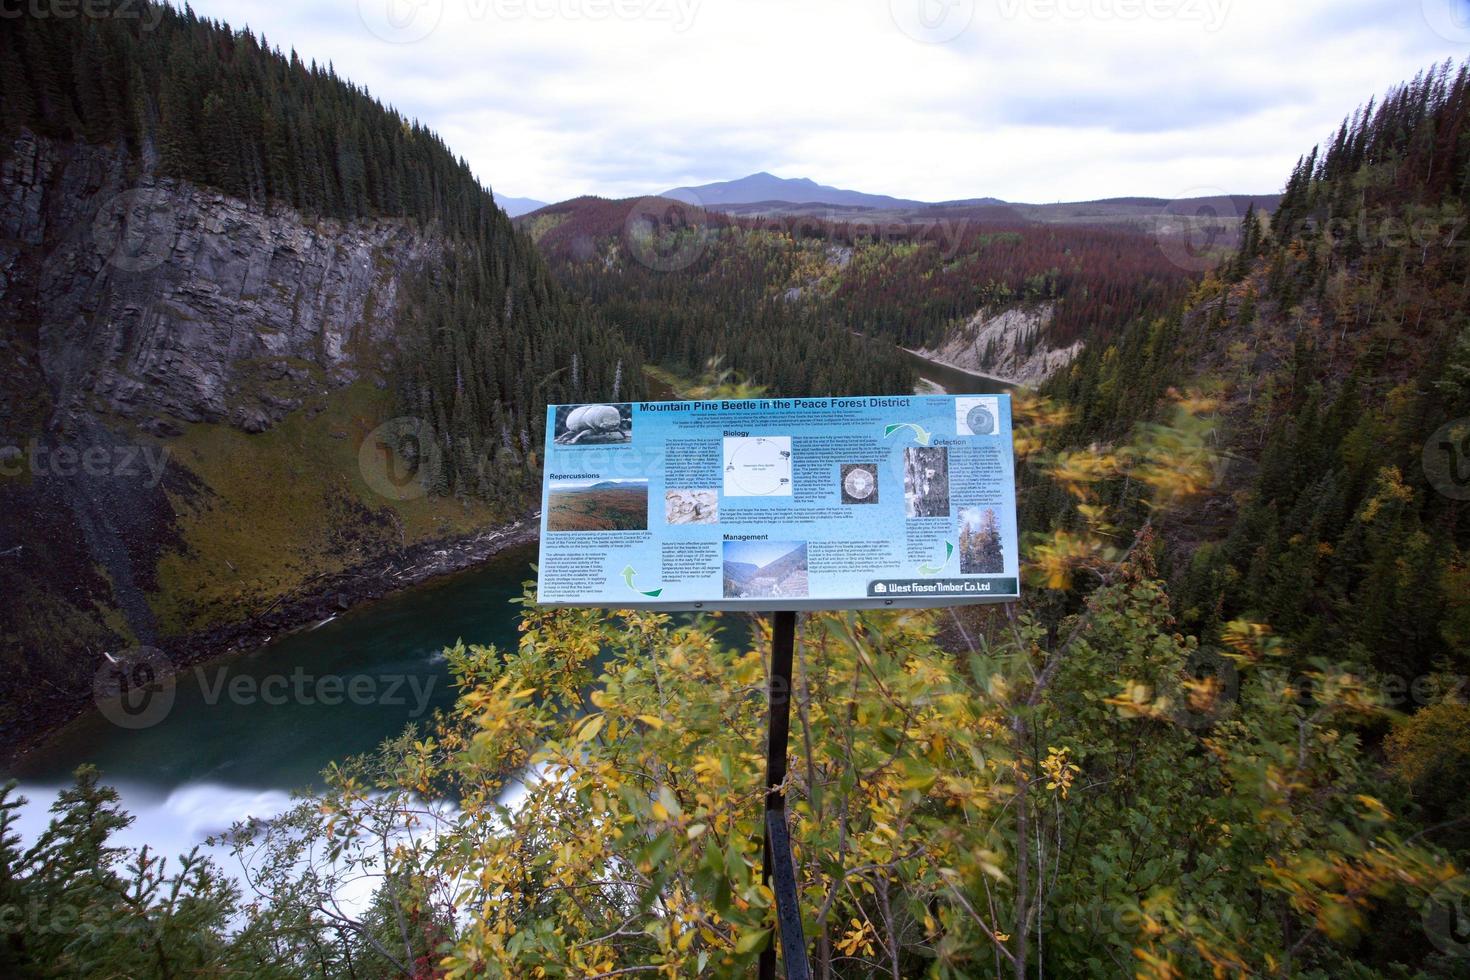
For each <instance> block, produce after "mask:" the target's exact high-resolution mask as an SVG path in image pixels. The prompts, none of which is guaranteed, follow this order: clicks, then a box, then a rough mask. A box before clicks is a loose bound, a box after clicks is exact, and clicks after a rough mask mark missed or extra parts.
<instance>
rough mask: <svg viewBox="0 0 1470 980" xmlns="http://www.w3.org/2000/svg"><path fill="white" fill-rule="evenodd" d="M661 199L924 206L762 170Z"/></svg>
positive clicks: (677, 189)
mask: <svg viewBox="0 0 1470 980" xmlns="http://www.w3.org/2000/svg"><path fill="white" fill-rule="evenodd" d="M660 196H661V197H671V198H673V199H675V200H678V201H687V202H689V203H691V204H703V205H704V206H706V207H710V208H715V209H717V210H718V209H719V208H721V207H723V206H726V205H734V204H758V203H761V202H764V201H780V202H782V203H786V204H834V205H841V206H843V207H864V208H910V207H922V206H923V202H921V201H909V200H905V199H903V198H897V197H889V196H888V195H887V194H868V193H865V192H863V191H853V190H846V189H844V188H841V187H829V186H828V185H826V184H819V183H817V182H816V181H815V180H812V179H811V178H810V177H777V176H776V175H775V174H773V173H770V172H768V171H765V170H761V171H759V172H757V173H753V174H749V175H747V176H745V177H740V178H737V179H735V180H720V181H715V182H714V183H710V184H698V185H694V186H685V187H675V188H673V189H671V190H667V191H664V193H663V194H662V195H660Z"/></svg>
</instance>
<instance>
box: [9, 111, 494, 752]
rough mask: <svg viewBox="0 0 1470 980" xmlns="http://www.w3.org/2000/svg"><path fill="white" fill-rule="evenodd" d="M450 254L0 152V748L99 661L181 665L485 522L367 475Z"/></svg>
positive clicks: (74, 148)
mask: <svg viewBox="0 0 1470 980" xmlns="http://www.w3.org/2000/svg"><path fill="white" fill-rule="evenodd" d="M447 247H448V246H446V244H445V241H444V239H443V238H441V237H440V236H439V235H438V234H437V233H436V232H435V231H434V230H433V229H423V228H419V227H416V226H415V225H413V224H411V223H409V222H406V221H392V220H371V221H369V220H365V221H352V222H341V221H331V220H316V219H311V218H307V217H305V216H303V215H301V214H299V213H297V212H294V211H291V210H289V209H284V208H279V207H268V206H266V205H263V204H253V203H250V202H247V201H243V200H239V199H235V198H231V197H227V196H225V195H222V194H220V193H217V192H214V191H212V190H209V189H207V188H201V187H197V186H194V185H191V184H188V183H186V182H180V181H176V180H170V179H159V178H156V177H153V176H151V175H149V174H147V173H142V174H140V173H137V172H136V164H134V163H132V162H131V161H130V160H129V159H128V157H127V155H126V154H124V153H122V152H121V151H119V150H117V149H115V148H111V147H98V146H85V145H79V144H73V143H56V142H53V141H50V140H47V139H43V138H38V137H35V136H32V135H29V134H25V135H22V136H21V137H19V138H17V139H15V140H14V141H13V142H12V143H11V144H10V145H8V146H7V147H5V148H0V510H3V511H4V513H5V515H6V518H5V520H4V522H0V596H3V598H0V735H3V736H4V739H6V740H11V739H14V738H24V737H25V734H26V733H27V732H30V731H31V730H32V729H33V728H34V727H35V726H37V725H38V724H39V725H45V724H47V723H50V722H54V720H55V719H56V718H57V717H62V718H64V717H66V716H67V714H69V713H70V712H71V711H74V710H75V709H76V706H77V705H78V704H79V703H84V702H85V700H86V699H87V697H88V696H89V694H88V692H89V691H90V689H91V683H92V679H93V676H94V674H95V673H96V672H97V670H98V667H99V665H101V664H103V663H104V660H103V656H104V653H105V652H107V651H116V650H119V649H122V648H125V647H128V646H131V645H136V644H146V645H150V646H151V645H157V646H160V647H162V648H163V649H164V650H165V651H167V653H168V655H169V656H170V657H172V658H173V660H174V663H175V664H183V663H186V662H188V661H189V660H190V659H195V658H197V657H198V656H202V655H205V654H207V653H210V652H217V647H218V645H217V644H216V645H215V648H216V649H211V648H210V641H209V640H208V636H209V635H212V634H215V633H219V632H220V631H221V630H226V629H228V628H236V632H239V629H238V627H239V626H240V625H241V624H248V623H250V622H253V621H263V620H261V617H262V616H264V615H265V613H266V612H271V613H272V615H275V616H276V618H277V620H279V618H280V610H282V609H286V608H289V607H291V606H292V605H293V603H294V604H296V605H302V607H303V608H306V607H308V606H309V605H310V602H309V597H310V595H311V590H312V588H314V587H315V586H314V583H316V584H319V583H321V582H323V581H328V580H330V579H331V578H332V577H333V576H336V577H338V578H339V579H340V578H341V576H342V575H344V574H346V573H348V572H349V571H350V570H351V569H354V568H370V567H374V565H375V564H383V563H384V562H385V561H386V560H387V559H389V558H391V556H393V555H396V554H399V553H408V552H407V551H405V549H412V548H414V547H418V546H422V545H423V544H424V543H425V542H429V541H439V540H448V539H457V538H458V537H460V536H462V535H464V534H466V533H467V531H469V530H474V529H483V528H484V527H485V525H486V524H488V523H490V522H489V521H488V520H487V518H486V516H485V514H484V512H483V511H476V510H474V509H473V508H471V507H470V506H469V505H467V504H463V505H459V504H454V503H452V502H448V501H443V500H436V499H426V500H421V501H414V500H408V501H403V502H399V501H394V500H385V499H384V498H383V497H382V496H381V495H379V494H375V493H373V492H372V490H371V488H370V487H368V486H367V485H366V484H365V483H364V479H363V477H364V474H363V473H360V472H359V469H360V466H361V464H360V463H359V457H358V449H357V447H358V444H359V443H361V442H362V441H363V439H364V437H365V436H366V434H367V433H368V432H369V430H371V429H372V428H373V427H374V426H375V425H377V424H378V423H379V422H381V421H383V419H384V418H386V417H388V416H389V415H391V414H393V409H394V399H393V395H392V393H391V392H390V391H388V390H386V389H388V388H389V377H388V374H387V368H388V366H389V361H390V358H391V353H392V351H393V348H394V344H395V339H396V338H395V331H396V321H397V319H398V314H399V313H400V311H401V310H400V308H401V306H402V303H401V299H402V297H403V294H404V292H405V288H406V283H407V282H408V280H409V277H411V276H413V275H416V274H418V273H419V272H420V271H422V270H425V269H432V268H433V267H434V266H435V264H436V263H437V262H438V261H439V260H440V259H441V258H442V257H443V255H444V251H445V249H446V248H447ZM242 542H243V544H242ZM389 564H391V562H389ZM364 588H366V586H364ZM358 591H359V592H361V593H362V594H370V593H371V589H366V591H363V589H359V590H358ZM339 600H340V597H339ZM303 603H304V604H305V605H303ZM287 625H289V624H284V623H281V622H274V621H273V629H275V630H276V631H278V630H279V628H284V627H285V626H287ZM241 635H253V634H250V633H249V631H248V630H247V631H246V632H245V633H242V634H241ZM200 637H205V639H204V640H202V641H201V639H200Z"/></svg>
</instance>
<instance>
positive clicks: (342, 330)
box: [0, 135, 442, 435]
mask: <svg viewBox="0 0 1470 980" xmlns="http://www.w3.org/2000/svg"><path fill="white" fill-rule="evenodd" d="M441 253H442V244H441V242H440V241H439V240H438V239H437V238H436V237H435V236H433V235H431V234H425V233H423V232H421V231H418V230H416V229H414V228H412V227H410V226H408V225H407V224H406V223H404V222H401V221H372V222H352V223H343V222H337V221H325V220H323V221H318V220H310V219H306V218H304V217H303V216H302V215H300V214H298V213H296V212H294V211H291V210H289V209H284V208H275V207H272V208H266V207H264V206H261V205H253V204H250V203H248V202H245V201H241V200H238V199H234V198H230V197H226V196H224V195H222V194H219V193H216V192H213V191H210V190H208V189H204V188H199V187H195V186H193V185H190V184H187V183H183V182H180V181H175V180H169V179H156V178H153V177H151V176H147V175H143V176H135V175H131V174H130V173H129V163H128V161H127V159H126V157H125V156H124V155H122V154H121V153H118V152H115V151H113V150H110V149H107V148H99V147H83V146H78V145H75V144H66V145H58V144H55V143H53V142H51V141H49V140H45V139H39V138H36V137H34V136H30V135H24V136H22V137H21V138H19V139H17V140H15V141H14V144H13V145H12V146H11V148H10V155H9V157H8V158H7V159H6V160H5V161H4V163H3V166H0V317H3V318H4V319H5V320H6V321H9V325H10V326H12V327H13V328H16V332H17V333H20V334H23V335H24V334H30V335H31V336H33V338H34V349H35V356H36V358H37V367H38V369H39V371H40V372H41V374H42V375H43V377H44V380H45V384H46V386H47V390H48V393H49V399H50V402H51V404H52V414H51V418H50V419H48V426H49V427H50V428H52V429H53V430H59V431H66V430H68V429H70V428H71V427H72V426H73V425H74V424H77V423H78V422H79V421H80V418H81V416H83V415H86V414H90V413H102V414H105V415H109V416H113V417H115V418H116V419H121V420H126V421H128V422H130V423H132V424H136V425H137V426H139V427H140V428H142V429H144V430H145V431H150V432H154V433H157V434H160V435H165V434H169V433H170V432H172V431H174V424H175V423H176V422H179V421H183V422H195V421H211V422H213V421H224V422H228V423H229V424H232V425H236V426H238V427H240V428H242V429H245V430H246V431H252V432H256V431H261V430H263V429H266V428H268V427H269V426H271V425H273V424H275V423H276V422H278V421H279V420H280V419H281V418H282V417H283V416H284V415H286V414H287V413H289V412H290V411H292V410H294V409H296V408H298V407H299V406H300V405H301V404H302V396H303V394H304V393H305V391H306V390H308V389H309V388H311V387H316V388H332V387H340V386H342V385H345V384H348V383H350V382H352V381H354V380H356V379H357V378H358V377H360V376H362V375H364V374H365V373H366V374H368V375H370V376H372V377H374V378H375V379H377V380H380V381H381V378H380V376H379V375H378V372H379V371H380V370H381V367H382V364H381V354H382V352H383V350H384V349H385V346H386V345H387V343H388V342H390V341H391V339H392V334H393V325H394V314H395V312H396V310H397V307H398V294H399V290H400V289H401V286H402V283H403V280H404V276H405V274H407V273H408V272H411V271H413V270H417V269H419V268H422V267H424V266H425V264H427V263H431V262H433V261H434V260H435V259H436V258H437V257H438V256H439V255H440V254H441Z"/></svg>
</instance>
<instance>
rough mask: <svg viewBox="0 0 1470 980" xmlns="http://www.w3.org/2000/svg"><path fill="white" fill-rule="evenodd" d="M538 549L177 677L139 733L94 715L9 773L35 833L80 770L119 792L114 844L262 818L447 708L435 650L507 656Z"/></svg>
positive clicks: (189, 838) (448, 690)
mask: <svg viewBox="0 0 1470 980" xmlns="http://www.w3.org/2000/svg"><path fill="white" fill-rule="evenodd" d="M535 556H536V552H535V546H534V545H531V546H525V545H523V546H520V547H517V548H512V549H508V550H506V551H504V552H501V553H500V554H498V555H495V556H494V557H492V558H490V559H489V560H487V561H486V562H484V563H483V564H481V565H479V566H477V567H476V568H474V569H471V570H469V571H466V572H461V573H459V574H456V575H450V576H446V577H444V578H441V579H436V580H434V581H431V582H428V583H425V584H423V585H420V586H416V587H414V588H411V589H409V590H407V591H405V592H402V593H399V594H398V595H395V596H391V597H389V598H386V599H382V600H380V601H377V602H374V603H371V604H369V605H366V606H362V607H360V608H357V609H353V610H350V611H348V612H346V613H343V614H342V615H341V616H340V617H338V618H336V619H333V620H332V621H330V622H328V623H326V624H324V625H321V626H319V627H317V628H314V629H308V630H303V631H301V632H297V633H292V634H290V635H288V636H285V637H282V638H281V639H279V640H276V641H275V642H272V643H270V644H267V645H266V646H264V647H262V648H260V649H258V650H255V651H252V652H250V653H247V654H241V655H234V656H231V657H228V658H221V659H219V660H216V661H212V662H209V663H206V664H202V665H200V666H198V667H194V668H191V669H188V670H185V671H183V672H181V673H180V674H179V676H178V678H177V684H176V687H175V689H174V700H173V703H172V706H171V707H170V708H169V709H168V711H167V713H166V714H164V715H163V716H162V717H161V718H159V719H158V720H157V722H156V723H155V724H151V725H149V726H148V727H145V728H139V729H136V730H129V729H127V728H122V727H119V726H117V725H115V724H113V723H112V722H111V721H109V720H108V719H107V718H105V717H104V716H103V715H102V714H101V713H99V712H97V711H91V712H88V713H87V714H85V715H83V716H81V717H80V718H78V719H76V721H74V722H72V723H71V724H70V725H68V726H67V727H66V728H64V729H62V730H61V731H60V732H58V733H57V734H56V735H55V736H53V737H52V738H50V739H49V740H47V741H46V742H45V743H44V744H43V745H41V746H39V747H38V748H36V749H35V750H33V751H32V752H31V753H29V754H28V755H26V756H24V757H23V758H22V759H21V760H19V762H18V763H16V764H15V765H14V767H13V771H12V772H11V773H10V775H12V776H14V777H16V778H18V779H19V780H20V783H21V792H22V793H23V794H24V795H25V796H27V797H29V798H30V799H31V801H32V803H31V805H30V806H29V807H28V808H27V810H26V814H25V816H24V817H23V819H22V824H21V831H22V835H23V837H25V838H26V839H32V838H33V837H34V834H35V833H36V832H38V831H39V830H40V828H41V826H42V825H43V823H44V810H45V808H46V806H49V804H50V802H51V800H52V799H54V797H55V795H56V790H57V788H59V787H60V786H62V785H63V784H65V783H66V782H68V781H69V779H70V773H71V772H72V770H73V769H74V768H75V767H77V766H78V765H81V764H82V763H86V762H90V763H92V764H94V765H96V766H97V767H98V768H99V769H100V770H101V771H102V774H103V777H104V780H105V781H106V782H108V783H109V784H111V785H113V786H115V787H117V789H118V791H119V792H120V794H121V795H122V798H123V805H124V807H125V808H126V809H127V810H128V811H129V812H130V813H132V814H133V815H134V816H135V817H137V822H136V823H135V824H134V825H133V826H132V827H130V828H128V830H126V831H124V832H123V833H122V834H121V835H120V840H123V841H125V842H127V843H130V844H134V845H139V844H142V843H149V844H152V845H153V846H154V847H162V848H163V849H164V852H165V853H177V852H180V851H186V850H188V848H189V847H191V846H193V844H195V843H198V842H199V841H200V840H202V839H203V838H204V837H205V836H208V835H209V834H211V833H216V832H219V831H222V830H225V829H227V828H228V827H229V825H230V824H231V822H233V821H235V820H240V819H244V818H245V817H247V816H255V817H268V816H271V815H273V814H275V813H278V812H280V811H281V810H282V809H284V808H285V806H286V805H287V803H288V800H289V792H290V791H291V790H292V789H301V788H307V787H311V786H314V785H317V784H318V783H319V774H320V772H321V770H322V768H323V767H324V766H325V765H326V764H327V763H328V762H331V761H332V760H334V759H341V758H343V757H345V756H348V755H352V754H354V753H358V752H363V751H367V750H369V749H372V748H373V747H374V746H376V745H377V744H378V743H379V742H381V741H382V740H383V739H385V738H388V737H389V736H392V735H396V734H398V733H399V732H401V731H402V730H403V728H404V726H405V725H406V724H408V723H409V722H411V721H414V720H416V719H422V718H425V717H427V716H428V715H430V714H432V713H433V711H434V709H435V708H443V707H448V706H449V705H451V704H453V702H454V696H455V692H454V689H453V686H452V684H451V677H450V673H449V669H448V666H447V664H446V663H445V660H444V654H443V650H444V648H445V647H447V646H452V645H454V643H455V642H457V641H458V640H460V639H464V641H465V642H466V643H474V644H481V645H484V644H495V645H496V646H498V647H500V648H501V649H514V647H515V644H516V642H517V636H518V633H517V629H516V624H517V622H518V620H519V611H520V610H519V607H518V606H513V605H511V604H510V600H511V599H512V598H514V597H516V596H518V595H520V592H521V582H522V581H524V580H525V579H527V578H529V577H531V563H532V562H533V561H534V560H535Z"/></svg>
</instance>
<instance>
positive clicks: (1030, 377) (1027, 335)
mask: <svg viewBox="0 0 1470 980" xmlns="http://www.w3.org/2000/svg"><path fill="white" fill-rule="evenodd" d="M1052 312H1053V311H1052V308H1051V307H1050V306H1046V305H1041V306H1036V307H1012V308H1010V309H1005V310H999V311H997V310H989V309H986V310H981V311H979V312H978V313H976V314H975V315H974V316H972V317H971V318H970V319H969V320H968V321H967V322H966V323H965V324H964V325H963V326H961V327H959V328H958V329H956V330H954V331H953V332H952V333H951V334H950V335H949V336H948V337H947V338H946V339H945V342H944V343H942V344H940V345H939V346H937V347H935V348H934V349H932V350H930V349H927V348H926V349H923V350H918V351H915V352H914V353H916V354H918V355H919V356H920V357H927V358H930V359H932V360H935V361H939V362H940V363H943V364H949V365H951V366H953V367H957V368H963V369H964V370H966V371H975V372H977V373H979V374H983V375H986V376H987V377H991V378H999V379H1000V380H1002V381H1009V382H1011V383H1012V384H1021V385H1032V386H1034V385H1039V384H1041V383H1042V382H1043V381H1045V380H1046V379H1047V378H1049V377H1051V375H1052V374H1053V373H1055V372H1056V371H1058V370H1059V369H1061V368H1064V367H1066V366H1067V365H1068V364H1070V363H1071V362H1072V358H1074V357H1076V356H1077V354H1078V353H1079V352H1080V351H1081V350H1082V342H1081V341H1080V340H1079V341H1077V342H1076V343H1075V344H1073V345H1071V346H1070V347H1049V346H1048V345H1047V343H1046V340H1045V337H1044V332H1045V329H1046V325H1047V324H1048V323H1050V322H1051V318H1052Z"/></svg>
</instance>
